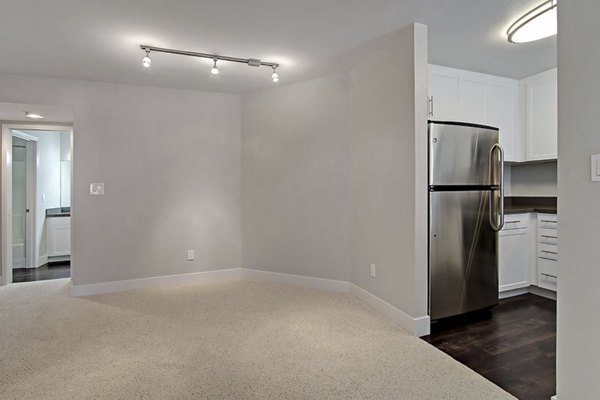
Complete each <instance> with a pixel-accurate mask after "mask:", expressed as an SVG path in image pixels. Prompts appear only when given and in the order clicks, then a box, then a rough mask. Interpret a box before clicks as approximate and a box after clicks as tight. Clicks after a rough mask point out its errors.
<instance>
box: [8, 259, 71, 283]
mask: <svg viewBox="0 0 600 400" xmlns="http://www.w3.org/2000/svg"><path fill="white" fill-rule="evenodd" d="M70 276H71V264H70V263H69V262H68V261H67V262H62V263H52V264H46V265H44V266H42V267H39V268H18V269H13V282H14V283H17V282H33V281H46V280H49V279H60V278H69V277H70Z"/></svg>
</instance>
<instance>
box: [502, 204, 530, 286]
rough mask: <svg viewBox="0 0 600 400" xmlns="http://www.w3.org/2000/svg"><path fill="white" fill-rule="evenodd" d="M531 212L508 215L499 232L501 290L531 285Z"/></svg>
mask: <svg viewBox="0 0 600 400" xmlns="http://www.w3.org/2000/svg"><path fill="white" fill-rule="evenodd" d="M529 238H530V236H529V214H514V215H507V216H506V218H505V222H504V228H503V229H502V230H501V231H500V232H499V234H498V246H499V251H498V259H499V260H498V261H499V265H498V280H499V289H500V292H501V293H502V292H506V291H508V290H514V289H521V288H526V287H528V286H529V271H530V265H531V249H530V247H531V246H530V240H529Z"/></svg>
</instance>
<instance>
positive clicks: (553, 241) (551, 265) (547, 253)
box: [537, 214, 558, 291]
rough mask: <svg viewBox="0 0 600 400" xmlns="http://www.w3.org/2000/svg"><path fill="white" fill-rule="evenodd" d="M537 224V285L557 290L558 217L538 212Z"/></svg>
mask: <svg viewBox="0 0 600 400" xmlns="http://www.w3.org/2000/svg"><path fill="white" fill-rule="evenodd" d="M537 225H538V234H537V246H538V251H537V269H538V280H537V285H538V286H539V287H541V288H544V289H548V290H553V291H556V286H557V283H558V217H557V216H556V215H553V214H538V216H537Z"/></svg>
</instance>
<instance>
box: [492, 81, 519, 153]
mask: <svg viewBox="0 0 600 400" xmlns="http://www.w3.org/2000/svg"><path fill="white" fill-rule="evenodd" d="M517 90H518V87H517V86H516V85H515V86H514V87H508V86H498V85H488V87H487V97H486V102H487V107H486V108H487V125H490V126H494V127H497V128H499V129H500V145H502V148H503V149H504V160H505V161H520V160H519V159H518V155H517V151H516V150H517V149H516V147H517V142H518V141H517V126H516V124H517V119H516V115H517V96H518V92H517Z"/></svg>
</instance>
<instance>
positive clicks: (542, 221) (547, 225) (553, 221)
mask: <svg viewBox="0 0 600 400" xmlns="http://www.w3.org/2000/svg"><path fill="white" fill-rule="evenodd" d="M557 227H558V217H557V216H556V215H549V214H541V215H538V228H540V229H554V230H556V228H557Z"/></svg>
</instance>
